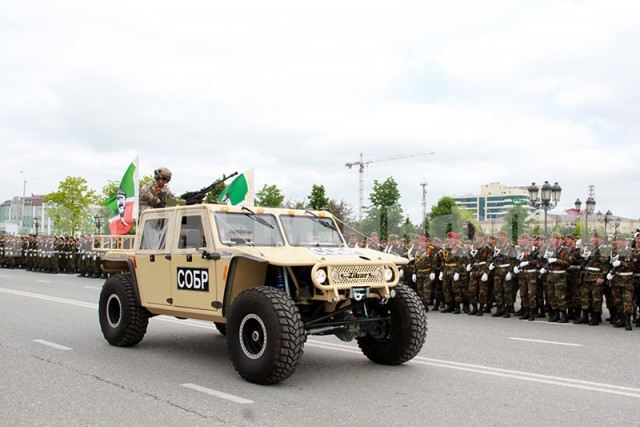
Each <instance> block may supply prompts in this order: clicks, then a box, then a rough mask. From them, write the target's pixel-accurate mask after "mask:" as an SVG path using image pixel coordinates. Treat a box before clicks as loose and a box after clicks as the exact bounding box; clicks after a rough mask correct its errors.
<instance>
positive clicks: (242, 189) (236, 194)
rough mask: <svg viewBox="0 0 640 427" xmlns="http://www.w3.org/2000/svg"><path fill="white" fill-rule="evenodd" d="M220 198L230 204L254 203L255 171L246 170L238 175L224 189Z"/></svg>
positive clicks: (247, 204)
mask: <svg viewBox="0 0 640 427" xmlns="http://www.w3.org/2000/svg"><path fill="white" fill-rule="evenodd" d="M218 200H219V201H220V202H222V203H226V204H228V205H244V206H251V205H253V173H252V172H251V171H245V172H244V173H242V174H240V175H238V177H236V179H234V180H233V181H231V184H229V185H228V186H227V187H226V188H225V189H224V191H223V192H222V193H221V194H220V197H218Z"/></svg>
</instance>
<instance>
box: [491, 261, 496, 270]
mask: <svg viewBox="0 0 640 427" xmlns="http://www.w3.org/2000/svg"><path fill="white" fill-rule="evenodd" d="M494 268H496V266H495V264H494V263H491V264H489V271H492V270H493V269H494Z"/></svg>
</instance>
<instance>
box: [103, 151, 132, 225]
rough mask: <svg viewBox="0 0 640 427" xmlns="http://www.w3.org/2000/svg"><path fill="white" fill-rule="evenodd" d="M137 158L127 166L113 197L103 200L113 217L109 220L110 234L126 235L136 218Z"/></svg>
mask: <svg viewBox="0 0 640 427" xmlns="http://www.w3.org/2000/svg"><path fill="white" fill-rule="evenodd" d="M138 192H139V189H138V158H137V157H136V158H135V159H134V160H133V162H131V164H130V165H129V167H128V168H127V170H126V172H125V173H124V176H123V177H122V180H121V181H120V186H119V187H118V192H117V194H115V195H114V196H111V197H109V198H108V199H105V201H104V203H105V206H107V207H108V208H109V209H110V210H111V212H113V214H114V216H113V217H111V218H109V231H110V232H111V234H127V233H128V232H129V230H130V229H131V226H132V225H133V220H134V218H138Z"/></svg>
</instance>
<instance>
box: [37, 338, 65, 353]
mask: <svg viewBox="0 0 640 427" xmlns="http://www.w3.org/2000/svg"><path fill="white" fill-rule="evenodd" d="M33 342H37V343H38V344H42V345H46V346H47V347H51V348H55V349H56V350H62V351H69V350H71V349H70V348H69V347H65V346H63V345H60V344H56V343H54V342H50V341H45V340H33Z"/></svg>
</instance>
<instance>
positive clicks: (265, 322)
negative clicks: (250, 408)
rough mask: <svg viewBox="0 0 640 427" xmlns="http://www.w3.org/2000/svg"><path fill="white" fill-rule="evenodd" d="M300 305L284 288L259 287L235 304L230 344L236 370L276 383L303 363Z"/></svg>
mask: <svg viewBox="0 0 640 427" xmlns="http://www.w3.org/2000/svg"><path fill="white" fill-rule="evenodd" d="M305 338H306V336H305V332H304V324H303V323H302V318H301V317H300V312H299V311H298V308H297V307H296V306H295V305H294V304H293V301H292V300H291V298H289V297H288V296H287V295H286V294H285V293H284V292H283V291H280V290H278V289H275V288H271V287H264V286H263V287H257V288H251V289H247V290H246V291H244V292H242V293H241V294H240V295H238V297H237V298H236V300H235V301H234V302H233V304H232V306H231V310H230V313H229V318H228V322H227V347H228V348H229V353H230V357H231V361H232V362H233V366H234V368H235V370H236V371H237V372H238V374H240V376H241V377H242V378H244V379H245V380H247V381H249V382H252V383H255V384H265V385H266V384H276V383H278V382H280V381H283V380H285V379H287V378H289V377H290V376H291V375H292V374H293V373H294V372H295V370H296V368H297V367H298V365H299V364H300V360H301V358H302V353H303V351H302V347H303V345H304V341H305Z"/></svg>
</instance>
